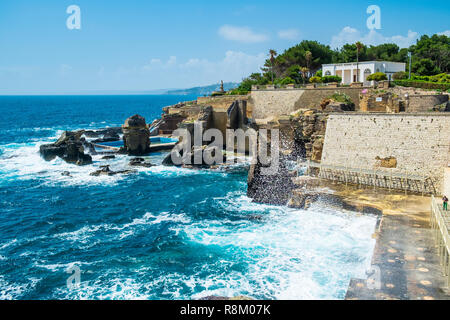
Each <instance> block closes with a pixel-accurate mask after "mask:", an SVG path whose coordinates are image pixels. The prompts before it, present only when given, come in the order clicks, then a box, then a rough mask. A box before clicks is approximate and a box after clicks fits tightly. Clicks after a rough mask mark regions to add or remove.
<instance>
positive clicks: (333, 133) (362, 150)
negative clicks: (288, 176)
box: [322, 113, 450, 193]
mask: <svg viewBox="0 0 450 320" xmlns="http://www.w3.org/2000/svg"><path fill="white" fill-rule="evenodd" d="M449 151H450V114H446V113H430V114H362V113H354V114H349V113H346V114H333V115H330V117H329V118H328V123H327V130H326V134H325V142H324V149H323V155H322V164H323V165H329V166H341V167H348V168H353V169H359V168H361V169H367V170H374V169H377V170H380V171H383V172H386V173H388V174H389V173H391V172H392V173H393V174H406V175H411V176H426V177H429V178H430V179H431V180H432V182H433V185H434V188H435V190H436V191H435V193H441V192H443V188H444V176H445V169H446V168H447V166H448V163H449V161H450V152H449ZM387 159H389V163H392V164H394V163H395V165H390V166H384V165H383V163H385V162H387ZM383 160H385V161H384V162H383ZM394 160H395V161H394Z"/></svg>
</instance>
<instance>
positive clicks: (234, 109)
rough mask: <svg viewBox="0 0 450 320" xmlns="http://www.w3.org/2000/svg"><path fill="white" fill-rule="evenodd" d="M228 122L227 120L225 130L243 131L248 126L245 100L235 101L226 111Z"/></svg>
mask: <svg viewBox="0 0 450 320" xmlns="http://www.w3.org/2000/svg"><path fill="white" fill-rule="evenodd" d="M227 114H228V120H227V128H228V129H233V130H237V129H245V128H246V126H247V125H248V119H247V101H245V100H236V101H234V102H233V103H232V104H231V106H230V107H229V108H228V110H227Z"/></svg>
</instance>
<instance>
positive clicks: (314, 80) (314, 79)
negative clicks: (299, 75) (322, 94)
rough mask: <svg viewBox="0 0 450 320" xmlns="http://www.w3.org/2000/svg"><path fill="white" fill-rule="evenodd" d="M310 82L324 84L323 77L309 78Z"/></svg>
mask: <svg viewBox="0 0 450 320" xmlns="http://www.w3.org/2000/svg"><path fill="white" fill-rule="evenodd" d="M309 82H311V83H322V77H319V76H317V75H316V76H314V77H311V78H309Z"/></svg>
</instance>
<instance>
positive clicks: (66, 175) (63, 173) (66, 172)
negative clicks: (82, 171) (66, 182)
mask: <svg viewBox="0 0 450 320" xmlns="http://www.w3.org/2000/svg"><path fill="white" fill-rule="evenodd" d="M61 175H62V176H63V177H71V175H70V172H69V171H64V172H61Z"/></svg>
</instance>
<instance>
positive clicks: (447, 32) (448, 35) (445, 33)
mask: <svg viewBox="0 0 450 320" xmlns="http://www.w3.org/2000/svg"><path fill="white" fill-rule="evenodd" d="M438 35H440V36H447V37H450V30H446V31H444V32H439V33H438Z"/></svg>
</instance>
